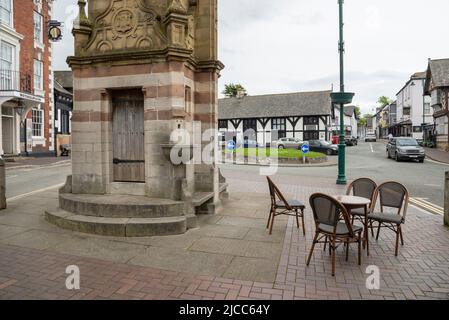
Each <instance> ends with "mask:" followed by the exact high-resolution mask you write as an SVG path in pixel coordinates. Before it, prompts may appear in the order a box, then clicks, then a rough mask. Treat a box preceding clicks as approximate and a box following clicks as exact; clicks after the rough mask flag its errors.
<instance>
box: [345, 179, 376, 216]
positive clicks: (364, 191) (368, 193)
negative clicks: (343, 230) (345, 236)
mask: <svg viewBox="0 0 449 320" xmlns="http://www.w3.org/2000/svg"><path fill="white" fill-rule="evenodd" d="M376 189H377V184H376V182H374V181H373V180H371V179H369V178H360V179H357V180H354V181H353V182H352V183H351V184H350V185H349V186H348V189H347V190H346V194H347V195H351V194H352V195H354V196H356V197H362V198H366V199H370V200H371V205H370V208H369V210H368V212H371V208H372V207H373V198H374V192H375V191H376ZM350 213H351V215H352V224H354V219H355V218H357V219H358V220H362V219H363V217H364V216H365V210H364V209H353V210H351V212H350Z"/></svg>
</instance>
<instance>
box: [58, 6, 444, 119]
mask: <svg viewBox="0 0 449 320" xmlns="http://www.w3.org/2000/svg"><path fill="white" fill-rule="evenodd" d="M76 2H77V0H56V1H55V2H54V4H55V8H56V10H55V12H56V13H55V17H54V19H56V20H59V21H63V22H65V24H66V29H65V32H64V40H63V41H62V42H60V43H57V44H55V46H54V49H55V51H54V53H55V57H54V61H55V62H54V63H55V65H54V69H55V70H61V69H67V68H68V67H67V65H66V63H65V60H66V57H67V56H68V55H71V54H72V52H73V38H72V36H71V33H70V29H69V28H68V26H69V25H70V20H71V18H72V17H74V16H75V14H76V10H77V9H76V6H75V4H76ZM448 13H449V1H447V0H427V1H415V0H413V1H411V0H394V1H393V0H363V1H360V0H346V1H345V23H346V25H345V40H346V55H345V59H346V80H347V81H346V89H347V91H353V92H355V93H356V97H355V100H354V102H355V103H356V104H359V105H360V106H361V107H362V110H363V112H370V111H371V110H372V109H373V107H374V106H375V105H376V101H377V98H378V97H379V96H381V95H387V96H389V97H390V98H394V97H395V95H396V93H397V91H399V90H400V89H401V87H402V86H403V85H404V84H405V82H406V81H407V80H408V78H409V77H410V75H411V74H413V73H414V72H417V71H424V70H425V69H426V67H427V59H428V58H433V59H436V58H449V37H448V33H449V32H448V31H449V19H448V16H447V15H448ZM337 43H338V5H337V0H318V1H317V0H275V1H273V0H219V53H220V56H219V58H220V60H221V61H222V62H223V63H224V64H225V65H226V68H225V70H223V71H222V77H221V79H220V90H222V89H223V86H224V84H225V83H230V82H234V83H241V84H242V85H243V86H244V87H245V88H246V89H247V90H248V93H249V94H250V95H257V94H270V93H285V92H296V91H310V90H327V89H330V88H331V86H332V84H333V85H334V88H335V90H338V88H339V87H338V86H339V77H338V71H339V69H338V66H339V65H338V62H339V61H338V51H337V49H338V47H337Z"/></svg>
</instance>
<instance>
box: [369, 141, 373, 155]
mask: <svg viewBox="0 0 449 320" xmlns="http://www.w3.org/2000/svg"><path fill="white" fill-rule="evenodd" d="M369 146H370V148H371V152H372V153H374V149H373V144H372V143H370V144H369Z"/></svg>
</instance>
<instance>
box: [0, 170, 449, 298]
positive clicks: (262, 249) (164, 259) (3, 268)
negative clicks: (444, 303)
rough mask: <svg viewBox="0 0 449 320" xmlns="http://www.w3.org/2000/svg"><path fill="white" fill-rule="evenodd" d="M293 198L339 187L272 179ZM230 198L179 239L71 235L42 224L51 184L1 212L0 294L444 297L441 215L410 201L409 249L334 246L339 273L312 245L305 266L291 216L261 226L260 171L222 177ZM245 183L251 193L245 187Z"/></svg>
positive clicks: (446, 276) (447, 266)
mask: <svg viewBox="0 0 449 320" xmlns="http://www.w3.org/2000/svg"><path fill="white" fill-rule="evenodd" d="M274 180H275V181H276V182H278V183H279V186H280V188H281V189H282V191H283V192H284V193H285V194H288V196H290V197H296V198H300V199H307V198H308V197H309V195H310V194H312V193H314V192H325V193H329V194H340V193H342V192H343V189H342V188H341V187H337V186H335V184H334V182H330V181H326V180H324V179H322V180H319V179H314V180H307V179H305V178H300V177H293V176H291V177H283V178H282V180H281V179H280V178H278V177H274ZM228 182H229V183H230V191H231V197H230V199H229V200H228V201H226V203H225V206H224V210H223V212H222V213H220V214H218V215H215V216H204V217H202V219H201V222H200V224H201V227H200V228H199V229H195V230H191V231H189V232H188V233H186V234H185V235H182V236H170V237H153V238H141V239H122V238H110V237H106V238H104V237H97V236H90V235H84V234H79V233H73V232H69V231H65V230H61V229H58V228H56V227H54V226H52V225H49V224H47V223H46V222H45V221H44V219H43V211H44V209H45V208H48V207H49V206H50V207H51V206H56V205H57V194H56V191H49V192H44V193H41V194H39V195H33V196H30V197H29V198H27V199H25V200H23V199H22V200H21V201H15V202H12V203H10V206H9V208H8V209H7V210H6V211H0V299H15V298H20V299H28V298H30V299H232V300H233V299H449V249H448V248H449V231H448V230H447V229H446V228H444V227H443V225H442V221H441V217H439V216H433V215H429V214H426V213H424V212H422V211H420V210H418V209H416V208H414V207H411V208H410V210H409V212H408V215H407V223H406V225H405V229H404V237H405V239H404V240H405V246H404V247H401V248H400V251H399V257H395V256H394V249H393V245H394V241H393V234H390V233H389V232H388V230H387V231H384V232H383V233H382V234H381V238H380V239H379V242H378V243H376V241H375V240H371V242H370V243H371V256H370V257H366V255H364V256H363V258H362V266H358V265H357V263H356V260H355V258H356V257H355V250H354V249H352V250H351V252H350V260H349V262H346V261H345V259H344V252H343V251H342V250H341V249H339V251H338V256H337V274H336V277H332V276H331V275H330V268H331V263H330V257H329V255H328V253H327V252H324V251H323V250H322V248H321V249H320V247H317V248H316V251H315V255H314V258H313V259H312V262H311V265H310V266H309V267H306V266H305V258H306V255H307V253H308V250H309V248H310V246H311V237H312V232H313V229H314V227H313V222H312V214H311V212H310V210H307V211H306V217H307V219H306V226H307V236H306V237H304V236H303V235H302V231H301V230H300V232H298V229H296V225H295V223H294V221H293V219H285V218H279V219H278V220H276V222H275V230H274V234H273V236H269V235H268V234H267V232H266V230H265V224H266V218H267V210H268V204H269V202H268V199H267V191H268V190H267V186H266V182H265V179H264V177H261V176H256V175H250V174H242V173H238V174H234V175H232V176H228ZM248 190H251V193H248ZM68 265H77V266H79V267H80V271H81V289H80V290H79V291H69V290H67V289H66V288H65V279H66V277H67V275H66V274H65V269H66V267H67V266H68ZM370 265H376V266H378V267H379V268H380V272H381V289H380V290H367V289H366V286H365V281H366V278H367V276H368V275H367V274H366V273H365V271H366V268H367V267H368V266H370Z"/></svg>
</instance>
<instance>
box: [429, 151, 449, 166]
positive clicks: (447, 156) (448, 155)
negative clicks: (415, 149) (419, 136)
mask: <svg viewBox="0 0 449 320" xmlns="http://www.w3.org/2000/svg"><path fill="white" fill-rule="evenodd" d="M425 149H426V155H427V156H428V157H429V158H430V159H432V160H435V161H438V162H443V163H447V164H449V152H446V151H442V150H439V149H433V148H425Z"/></svg>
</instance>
